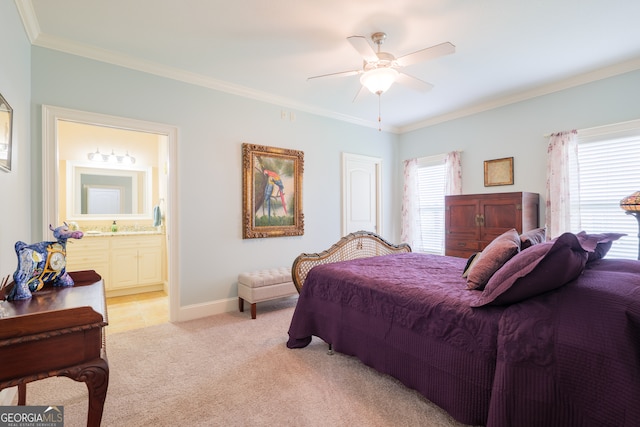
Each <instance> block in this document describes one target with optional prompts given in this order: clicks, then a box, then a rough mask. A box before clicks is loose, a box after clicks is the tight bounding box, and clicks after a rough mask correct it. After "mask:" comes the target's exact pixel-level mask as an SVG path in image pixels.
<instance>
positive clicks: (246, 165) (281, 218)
mask: <svg viewBox="0 0 640 427" xmlns="http://www.w3.org/2000/svg"><path fill="white" fill-rule="evenodd" d="M303 171H304V153H303V152H302V151H298V150H290V149H287V148H276V147H267V146H264V145H255V144H248V143H243V144H242V238H243V239H253V238H260V237H281V236H302V235H303V234H304V215H303V213H302V174H303Z"/></svg>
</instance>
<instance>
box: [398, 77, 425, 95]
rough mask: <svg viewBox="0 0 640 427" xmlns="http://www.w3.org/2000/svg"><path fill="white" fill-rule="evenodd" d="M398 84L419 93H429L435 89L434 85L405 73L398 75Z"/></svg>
mask: <svg viewBox="0 0 640 427" xmlns="http://www.w3.org/2000/svg"><path fill="white" fill-rule="evenodd" d="M396 82H398V83H400V84H401V85H405V86H407V87H409V88H411V89H414V90H417V91H419V92H428V91H430V90H431V89H433V85H432V84H431V83H427V82H425V81H423V80H420V79H419V78H417V77H413V76H410V75H409V74H405V73H398V77H396Z"/></svg>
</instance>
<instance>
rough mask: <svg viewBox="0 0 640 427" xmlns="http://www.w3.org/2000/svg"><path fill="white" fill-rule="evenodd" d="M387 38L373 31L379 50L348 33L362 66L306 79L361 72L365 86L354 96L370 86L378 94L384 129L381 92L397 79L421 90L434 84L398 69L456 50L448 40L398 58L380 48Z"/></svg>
mask: <svg viewBox="0 0 640 427" xmlns="http://www.w3.org/2000/svg"><path fill="white" fill-rule="evenodd" d="M386 39H387V35H386V33H383V32H376V33H373V34H372V35H371V41H373V43H374V44H375V45H376V46H377V47H378V49H377V51H376V50H374V49H373V47H372V46H371V44H370V43H369V41H368V40H367V38H366V37H363V36H350V37H347V41H349V43H351V46H353V48H354V49H355V50H357V51H358V53H360V55H361V56H362V59H363V66H362V69H360V70H349V71H341V72H337V73H330V74H322V75H319V76H313V77H309V78H308V79H307V80H312V79H317V78H321V77H346V76H353V75H359V74H360V84H361V85H362V86H361V88H360V90H359V91H358V93H357V94H356V96H355V98H354V99H353V100H354V101H355V100H356V99H357V98H358V97H359V96H360V95H361V94H362V92H363V90H362V89H363V88H367V89H368V90H369V91H370V92H371V93H373V94H376V95H378V130H381V127H380V123H381V121H382V119H381V116H380V95H382V94H383V93H384V92H386V91H387V90H389V88H390V87H391V86H392V85H393V83H395V82H398V83H400V84H403V85H405V86H408V87H409V88H411V89H414V90H417V91H420V92H427V91H429V90H431V89H432V88H433V85H432V84H431V83H427V82H425V81H423V80H420V79H418V78H417V77H413V76H411V75H409V74H406V73H404V72H401V71H398V69H401V68H403V67H406V66H409V65H413V64H417V63H418V62H423V61H427V60H430V59H435V58H438V57H440V56H443V55H449V54H452V53H454V52H455V50H456V48H455V46H454V45H452V44H451V43H449V42H445V43H441V44H438V45H435V46H431V47H428V48H425V49H421V50H418V51H416V52H413V53H410V54H407V55H404V56H401V57H399V58H396V57H395V56H393V55H392V54H391V53H388V52H382V51H381V46H382V44H383V43H384V41H385V40H386Z"/></svg>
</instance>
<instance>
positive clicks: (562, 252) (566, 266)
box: [471, 233, 587, 307]
mask: <svg viewBox="0 0 640 427" xmlns="http://www.w3.org/2000/svg"><path fill="white" fill-rule="evenodd" d="M586 262H587V253H586V252H585V250H584V249H583V248H582V246H581V245H580V242H579V241H578V238H577V237H576V235H575V234H573V233H564V234H562V235H561V236H560V237H558V238H557V239H555V240H553V241H550V242H544V243H539V244H537V245H534V246H532V247H530V248H528V249H525V250H524V251H522V252H520V253H519V254H518V255H516V256H514V257H513V258H511V259H510V260H509V261H508V262H507V263H506V264H505V265H504V266H503V267H502V268H501V269H500V270H498V271H497V272H496V273H495V274H494V275H493V277H491V279H490V280H489V283H487V286H486V287H485V289H484V291H483V292H482V295H481V296H480V297H479V298H478V300H477V301H476V302H475V303H472V304H471V306H472V307H481V306H483V305H508V304H513V303H516V302H519V301H523V300H525V299H527V298H531V297H533V296H536V295H539V294H542V293H544V292H548V291H551V290H553V289H557V288H559V287H561V286H563V285H565V284H567V283H569V282H570V281H572V280H574V279H575V278H576V277H578V276H579V275H580V274H581V273H582V271H583V270H584V267H585V264H586Z"/></svg>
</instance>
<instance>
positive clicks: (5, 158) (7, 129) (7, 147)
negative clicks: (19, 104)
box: [0, 94, 13, 172]
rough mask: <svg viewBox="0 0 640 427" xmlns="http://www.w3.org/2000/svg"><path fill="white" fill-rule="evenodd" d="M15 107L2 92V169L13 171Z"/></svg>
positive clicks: (0, 122)
mask: <svg viewBox="0 0 640 427" xmlns="http://www.w3.org/2000/svg"><path fill="white" fill-rule="evenodd" d="M12 127H13V108H11V106H10V105H9V103H8V102H7V101H6V100H5V99H4V97H3V96H2V95H1V94H0V170H3V171H5V172H11V144H12V143H11V135H12V133H13V129H12Z"/></svg>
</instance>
